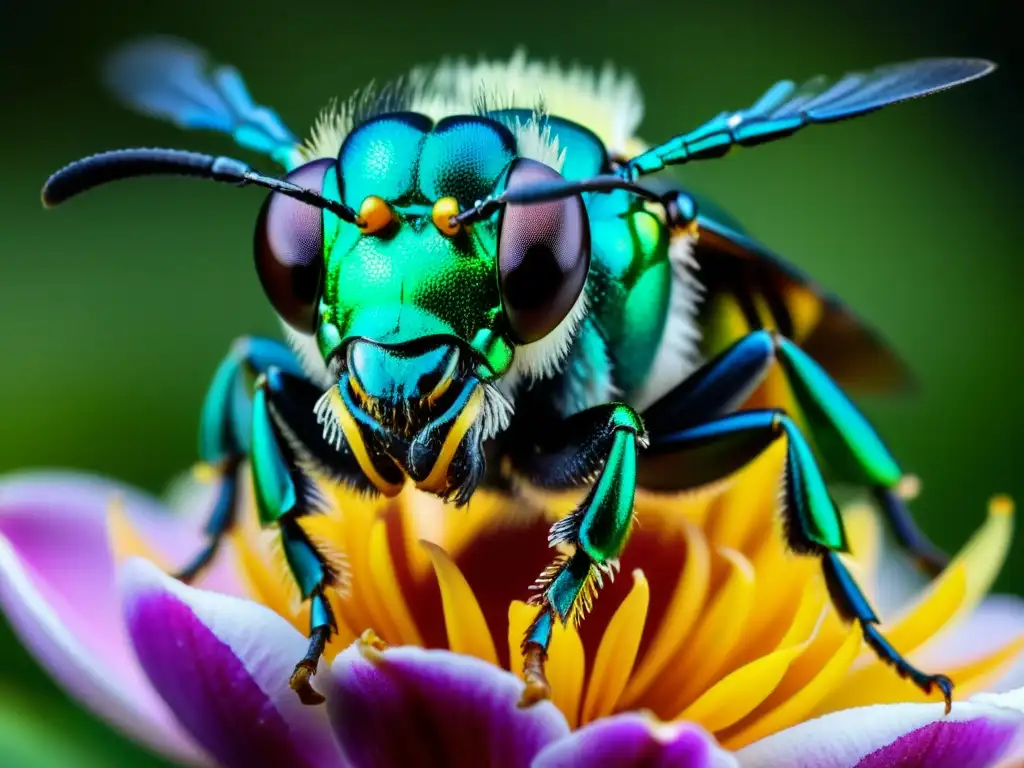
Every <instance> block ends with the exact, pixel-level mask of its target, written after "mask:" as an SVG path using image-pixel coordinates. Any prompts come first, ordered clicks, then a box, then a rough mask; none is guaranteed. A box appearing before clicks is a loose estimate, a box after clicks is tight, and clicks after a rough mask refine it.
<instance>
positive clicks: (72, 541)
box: [0, 474, 199, 762]
mask: <svg viewBox="0 0 1024 768" xmlns="http://www.w3.org/2000/svg"><path fill="white" fill-rule="evenodd" d="M117 494H120V496H121V498H122V500H123V501H124V504H125V508H126V511H128V512H129V514H131V515H132V516H133V519H138V520H143V521H145V522H146V524H148V525H150V526H151V527H154V528H155V527H156V526H157V525H158V522H157V521H159V520H160V518H161V516H162V517H163V518H164V519H166V520H170V518H169V516H168V515H167V514H166V513H165V512H163V510H161V509H160V507H159V506H158V505H157V504H156V503H155V502H153V501H151V500H149V499H146V498H145V497H142V496H140V495H138V494H136V493H133V492H132V491H131V490H129V489H126V488H123V487H120V486H117V485H114V484H108V483H106V482H103V481H101V480H98V479H95V478H90V477H85V476H75V475H67V474H61V475H56V474H53V475H43V474H39V475H22V476H18V477H15V478H11V479H8V480H6V481H4V482H2V483H0V607H2V609H3V612H4V613H5V614H6V616H7V617H8V619H9V620H10V622H11V625H12V626H13V628H14V630H15V632H16V633H17V634H18V636H19V637H20V638H21V640H22V642H23V643H24V644H25V646H26V647H27V648H29V650H30V651H31V652H32V653H33V654H34V655H35V656H36V657H37V658H38V659H39V661H40V663H41V664H42V665H43V666H44V667H45V668H46V669H47V670H48V671H49V672H50V674H52V675H53V676H54V677H55V678H56V679H57V680H58V681H59V682H60V683H61V684H62V685H63V686H64V687H65V688H67V690H68V691H69V692H70V693H71V694H72V695H73V696H75V697H76V698H77V699H79V700H80V701H82V702H83V703H84V704H86V705H87V706H88V707H90V708H91V709H93V710H94V711H96V712H98V713H99V714H101V715H102V716H104V717H105V718H106V719H107V720H109V721H110V722H112V723H113V724H114V725H116V726H117V727H118V728H120V729H121V730H123V731H125V732H126V733H128V734H129V735H131V736H133V737H134V738H136V739H138V740H140V741H142V742H144V743H146V744H148V745H150V746H152V747H155V748H157V749H159V750H161V751H164V752H167V753H168V754H171V755H173V756H175V757H177V758H178V759H182V760H187V761H191V762H195V761H196V760H198V759H199V757H198V755H199V753H198V751H197V750H196V748H195V747H194V746H193V745H192V743H191V741H190V740H189V738H188V737H187V736H186V735H185V734H184V732H183V731H182V730H181V728H180V727H179V726H178V724H177V723H176V722H175V721H174V718H173V717H172V716H171V714H170V712H169V711H168V709H167V707H166V705H165V704H164V703H163V702H162V701H161V700H160V697H159V696H157V695H156V693H155V692H154V691H153V689H152V687H151V686H150V685H149V683H148V681H147V680H146V677H145V675H144V674H143V673H142V670H141V669H140V668H139V667H138V665H137V664H136V662H135V659H134V658H133V654H132V651H131V645H130V643H129V642H128V637H127V634H126V633H125V630H124V624H123V621H122V618H121V614H120V610H119V606H118V600H117V594H116V585H115V579H114V565H113V560H112V558H111V555H110V550H109V546H108V541H107V534H106V514H107V507H108V505H109V504H110V502H111V499H112V498H113V497H114V496H115V495H117ZM165 527H166V526H165ZM164 538H165V539H169V538H171V537H170V536H166V537H164Z"/></svg>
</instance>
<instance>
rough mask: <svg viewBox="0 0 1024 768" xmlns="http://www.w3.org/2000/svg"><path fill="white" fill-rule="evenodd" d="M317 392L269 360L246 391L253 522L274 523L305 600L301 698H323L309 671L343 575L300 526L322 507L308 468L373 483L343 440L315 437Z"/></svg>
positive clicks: (298, 676)
mask: <svg viewBox="0 0 1024 768" xmlns="http://www.w3.org/2000/svg"><path fill="white" fill-rule="evenodd" d="M319 395H320V392H319V391H318V390H317V389H316V387H315V386H313V385H312V384H311V383H309V382H308V381H306V380H304V379H301V378H299V377H296V376H291V375H289V374H287V373H285V372H283V371H281V370H280V369H278V368H276V367H273V366H271V367H270V368H268V370H267V371H266V373H264V374H262V375H260V376H259V377H258V378H257V380H256V384H255V389H254V392H253V398H252V433H251V451H250V457H251V463H252V476H253V482H254V486H255V492H256V506H257V509H258V510H259V515H260V522H261V523H262V524H263V525H264V526H270V525H276V526H277V528H278V531H279V533H280V537H281V544H282V549H283V551H284V555H285V560H286V561H287V563H288V567H289V570H290V571H291V573H292V576H293V577H294V579H295V583H296V585H297V586H298V588H299V593H300V594H301V595H302V598H303V600H309V601H310V616H309V646H308V649H307V651H306V654H305V656H303V657H302V659H300V660H299V661H298V663H297V664H296V665H295V671H294V672H293V673H292V676H291V681H290V682H291V687H292V689H293V690H294V691H295V692H296V693H297V694H298V696H299V699H300V700H301V701H302V703H303V704H320V703H322V702H323V700H324V698H323V696H322V695H320V694H319V693H318V692H317V691H316V690H315V689H314V688H313V686H312V685H311V683H310V678H311V677H312V676H313V675H315V674H316V671H317V668H318V666H319V663H320V659H321V657H322V656H323V653H324V648H325V647H326V645H327V643H328V641H329V640H330V639H331V637H332V636H333V635H334V633H335V631H336V630H337V624H336V622H335V619H334V615H333V613H332V612H331V607H330V602H329V601H328V598H327V592H328V590H330V589H332V588H334V587H337V586H339V585H343V584H344V582H345V580H346V579H347V574H346V573H345V572H344V571H343V570H342V565H343V564H341V563H338V562H337V561H334V560H332V561H331V562H328V560H327V558H325V557H324V555H323V554H322V553H321V552H320V551H318V550H317V548H316V547H315V546H314V544H313V542H312V541H310V539H309V537H308V536H307V535H306V533H305V531H304V530H303V528H302V525H301V519H302V517H303V516H305V515H308V514H314V513H317V512H319V511H321V510H323V508H324V500H323V499H322V497H321V495H320V491H319V488H318V486H317V485H316V483H315V482H314V481H313V480H312V477H311V475H310V471H312V470H315V471H316V473H317V474H322V475H327V476H330V477H331V478H332V479H334V480H336V481H337V482H339V483H344V484H347V485H351V486H353V487H355V488H358V489H361V490H365V491H369V490H371V489H372V485H371V484H370V482H369V481H368V480H367V479H366V478H365V477H364V475H363V474H362V471H361V470H360V469H359V464H358V462H357V460H356V459H355V457H354V456H353V455H352V452H351V451H350V450H348V446H347V445H346V444H344V443H343V444H342V446H341V448H336V447H335V446H333V445H329V444H328V443H327V442H326V441H324V440H323V439H322V432H321V427H320V426H319V424H318V423H317V421H316V413H315V411H314V407H315V404H316V402H317V400H318V398H319Z"/></svg>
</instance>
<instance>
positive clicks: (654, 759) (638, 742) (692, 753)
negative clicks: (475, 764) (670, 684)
mask: <svg viewBox="0 0 1024 768" xmlns="http://www.w3.org/2000/svg"><path fill="white" fill-rule="evenodd" d="M596 765H599V766H602V768H732V767H733V766H736V765H738V763H737V762H736V759H735V758H734V757H732V755H730V754H729V753H727V752H724V751H723V750H721V749H720V748H719V747H718V745H717V744H716V743H715V740H714V738H712V737H711V736H709V735H708V733H707V732H706V731H704V730H703V729H702V728H700V727H699V726H697V725H694V724H692V723H659V722H657V721H655V720H653V719H652V718H650V717H646V716H644V715H641V714H638V713H634V712H630V713H627V714H623V715H616V716H614V717H608V718H605V719H603V720H598V721H597V722H594V723H591V724H590V725H588V726H586V727H585V728H581V729H580V730H578V731H576V732H575V733H573V734H571V735H570V736H568V737H567V738H564V739H562V740H561V741H559V742H557V743H555V744H552V745H551V746H550V747H547V748H546V749H545V750H544V751H543V752H541V753H540V754H539V755H538V756H537V759H536V760H534V762H533V765H532V768H590V767H591V766H596Z"/></svg>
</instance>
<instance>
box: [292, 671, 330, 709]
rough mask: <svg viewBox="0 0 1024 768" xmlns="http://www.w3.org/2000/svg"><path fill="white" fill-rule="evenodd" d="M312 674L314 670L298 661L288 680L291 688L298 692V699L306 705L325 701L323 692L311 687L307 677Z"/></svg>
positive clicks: (314, 672) (310, 705) (314, 704)
mask: <svg viewBox="0 0 1024 768" xmlns="http://www.w3.org/2000/svg"><path fill="white" fill-rule="evenodd" d="M314 674H316V671H315V670H313V669H311V668H310V667H308V666H307V665H305V664H303V663H301V662H300V663H299V664H298V665H296V667H295V671H294V672H292V677H291V680H289V681H288V682H289V685H291V688H292V690H293V691H295V693H297V694H298V696H299V701H301V702H302V703H303V704H305V705H306V706H308V707H315V706H317V705H319V704H323V703H324V701H326V699H324V697H323V694H321V693H319V692H318V691H317V690H316V689H315V688H313V686H312V685H311V684H310V682H309V678H310V677H312V676H313V675H314Z"/></svg>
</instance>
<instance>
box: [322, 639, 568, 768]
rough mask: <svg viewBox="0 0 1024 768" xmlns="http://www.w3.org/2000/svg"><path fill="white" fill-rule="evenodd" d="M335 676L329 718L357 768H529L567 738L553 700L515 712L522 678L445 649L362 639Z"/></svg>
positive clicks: (338, 663)
mask: <svg viewBox="0 0 1024 768" xmlns="http://www.w3.org/2000/svg"><path fill="white" fill-rule="evenodd" d="M331 677H332V684H331V691H332V694H333V695H332V696H331V697H330V698H329V699H328V707H329V710H330V715H331V722H332V724H333V725H334V728H335V731H336V733H337V734H338V738H339V740H340V742H341V745H342V749H343V751H344V752H345V756H346V757H347V758H348V759H349V760H350V761H351V763H352V764H353V765H355V766H359V768H406V767H407V766H416V768H482V767H483V766H488V767H489V768H528V766H530V764H531V761H532V760H533V758H534V756H535V755H536V754H537V753H538V752H540V750H541V749H543V748H544V747H545V746H546V745H548V744H550V743H552V742H554V741H556V740H557V739H559V738H561V737H563V736H565V735H566V734H567V733H568V732H569V727H568V725H567V724H566V722H565V718H564V717H562V714H561V713H560V712H559V711H558V710H557V709H556V708H555V707H554V705H552V704H551V702H547V701H545V702H541V703H540V704H536V705H534V706H532V707H527V708H524V709H521V708H519V707H518V706H517V704H518V701H519V697H520V695H521V694H522V691H523V683H522V682H521V681H520V680H518V679H517V678H516V677H514V676H513V675H511V674H509V673H508V672H505V671H503V670H501V669H498V668H497V667H495V666H493V665H491V664H488V663H487V662H484V661H480V660H479V659H474V658H470V657H468V656H461V655H458V654H455V653H450V652H448V651H426V650H423V649H421V648H412V647H396V648H390V649H388V650H385V651H378V650H375V649H373V648H370V647H369V646H366V645H363V644H362V643H360V642H358V641H357V642H356V643H355V644H353V645H352V646H350V647H349V648H348V649H346V650H345V651H343V652H342V653H341V654H339V655H338V657H337V658H336V659H335V661H334V666H333V668H332V674H331Z"/></svg>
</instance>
